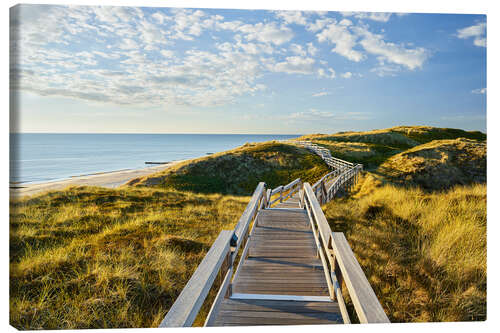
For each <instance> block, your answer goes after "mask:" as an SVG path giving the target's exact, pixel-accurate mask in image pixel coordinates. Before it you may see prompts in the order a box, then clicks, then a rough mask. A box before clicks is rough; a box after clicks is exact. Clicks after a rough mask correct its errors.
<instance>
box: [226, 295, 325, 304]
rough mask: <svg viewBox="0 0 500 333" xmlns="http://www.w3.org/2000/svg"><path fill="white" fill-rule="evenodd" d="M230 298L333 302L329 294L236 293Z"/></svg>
mask: <svg viewBox="0 0 500 333" xmlns="http://www.w3.org/2000/svg"><path fill="white" fill-rule="evenodd" d="M230 299H232V300H235V299H238V300H242V299H246V300H262V301H295V302H330V303H331V302H332V300H331V299H330V297H328V296H307V295H306V296H304V295H276V294H240V293H234V294H233V295H231V297H230Z"/></svg>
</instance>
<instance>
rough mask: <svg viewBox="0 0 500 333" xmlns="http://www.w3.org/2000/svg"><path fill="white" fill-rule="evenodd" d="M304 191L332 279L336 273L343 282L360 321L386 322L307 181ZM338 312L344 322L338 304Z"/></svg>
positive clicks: (377, 303) (371, 292)
mask: <svg viewBox="0 0 500 333" xmlns="http://www.w3.org/2000/svg"><path fill="white" fill-rule="evenodd" d="M304 193H305V194H304V197H305V199H304V200H307V204H305V206H306V208H307V209H308V210H310V214H311V218H314V221H315V222H316V225H317V230H318V231H319V234H320V236H321V241H320V242H317V244H318V243H319V244H320V245H321V246H322V249H321V250H322V251H324V253H326V255H327V256H329V258H328V259H329V262H330V270H331V271H330V273H331V274H332V280H337V279H336V274H338V275H339V276H340V277H341V280H343V281H345V284H346V286H347V290H348V292H349V296H350V297H351V300H352V302H353V305H354V309H355V311H356V315H357V316H358V318H359V320H360V322H361V323H389V322H390V321H389V318H388V317H387V315H386V313H385V311H384V309H383V308H382V305H381V304H380V302H379V300H378V298H377V296H376V295H375V292H374V291H373V289H372V287H371V285H370V283H369V282H368V279H367V278H366V276H365V274H364V272H363V270H362V269H361V266H360V265H359V263H358V261H357V260H356V257H355V256H354V253H353V252H352V250H351V247H350V246H349V243H348V242H347V240H346V238H345V236H344V234H343V233H342V232H332V231H331V229H330V226H329V224H328V221H327V219H326V217H325V215H324V213H323V210H322V209H321V206H320V204H319V202H318V200H317V198H316V195H315V194H314V192H313V190H312V188H311V185H310V184H309V183H305V184H304ZM318 250H319V249H318ZM337 264H338V269H337ZM333 282H335V285H336V287H335V291H336V292H337V289H338V288H340V285H339V284H338V283H337V281H332V283H333ZM341 297H342V296H341V294H340V295H339V294H338V293H337V298H338V301H339V305H342V304H343V299H342V298H341ZM341 312H342V316H343V317H344V321H346V319H347V318H345V317H346V316H347V313H346V309H345V308H343V307H342V306H341Z"/></svg>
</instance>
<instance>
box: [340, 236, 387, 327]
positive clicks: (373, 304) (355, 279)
mask: <svg viewBox="0 0 500 333" xmlns="http://www.w3.org/2000/svg"><path fill="white" fill-rule="evenodd" d="M332 247H333V250H334V252H335V259H336V260H337V262H338V265H339V267H340V271H341V273H342V278H343V279H344V281H345V284H346V286H347V289H348V290H349V296H350V297H351V299H352V302H353V304H354V308H355V310H356V314H357V315H358V318H359V321H360V322H361V323H389V322H390V321H389V318H387V315H386V314H385V312H384V309H383V308H382V305H380V302H379V301H378V299H377V296H376V295H375V292H374V291H373V289H372V287H371V285H370V283H369V282H368V280H367V279H366V276H365V274H364V273H363V270H362V269H361V266H360V265H359V263H358V261H357V260H356V257H355V256H354V253H353V252H352V250H351V247H350V246H349V243H347V240H346V238H345V236H344V234H343V233H341V232H334V233H333V234H332Z"/></svg>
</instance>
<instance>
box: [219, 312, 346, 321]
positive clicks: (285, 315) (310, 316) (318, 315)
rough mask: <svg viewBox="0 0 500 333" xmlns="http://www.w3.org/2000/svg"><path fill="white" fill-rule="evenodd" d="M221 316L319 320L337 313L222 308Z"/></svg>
mask: <svg viewBox="0 0 500 333" xmlns="http://www.w3.org/2000/svg"><path fill="white" fill-rule="evenodd" d="M220 315H221V317H223V318H224V317H241V318H258V319H261V318H262V319H263V318H274V319H294V320H303V321H310V320H321V319H326V320H332V319H333V320H338V319H340V318H339V315H338V314H337V313H331V312H320V311H317V312H298V313H293V312H288V311H287V312H285V311H283V312H281V311H272V312H271V311H249V312H242V311H231V310H224V311H221V313H220Z"/></svg>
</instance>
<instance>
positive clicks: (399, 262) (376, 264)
mask: <svg viewBox="0 0 500 333" xmlns="http://www.w3.org/2000/svg"><path fill="white" fill-rule="evenodd" d="M324 211H325V215H326V217H327V219H328V221H329V223H330V225H331V227H332V230H334V231H342V232H345V233H346V237H347V239H348V241H349V244H350V245H351V247H352V249H353V251H354V253H355V254H356V257H357V258H358V261H359V263H360V265H361V267H362V268H363V270H364V272H365V274H366V275H367V277H368V279H369V281H370V283H371V285H372V287H373V288H374V290H375V293H376V294H377V296H378V298H379V300H380V301H381V303H382V306H383V307H384V309H385V311H386V313H387V314H388V315H389V318H390V319H391V321H393V322H428V321H468V320H485V319H486V185H484V184H476V185H470V186H460V185H459V186H455V187H453V188H452V189H450V190H448V191H446V192H434V193H428V192H424V191H422V190H421V189H418V188H413V189H409V188H400V187H395V186H394V185H390V184H385V183H384V181H383V180H381V179H380V177H378V176H376V175H373V174H368V175H366V176H364V177H362V178H361V181H360V182H359V183H358V185H357V186H356V188H355V190H354V195H353V196H352V197H349V198H343V199H337V200H335V201H332V202H330V203H328V204H327V205H325V206H324Z"/></svg>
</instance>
